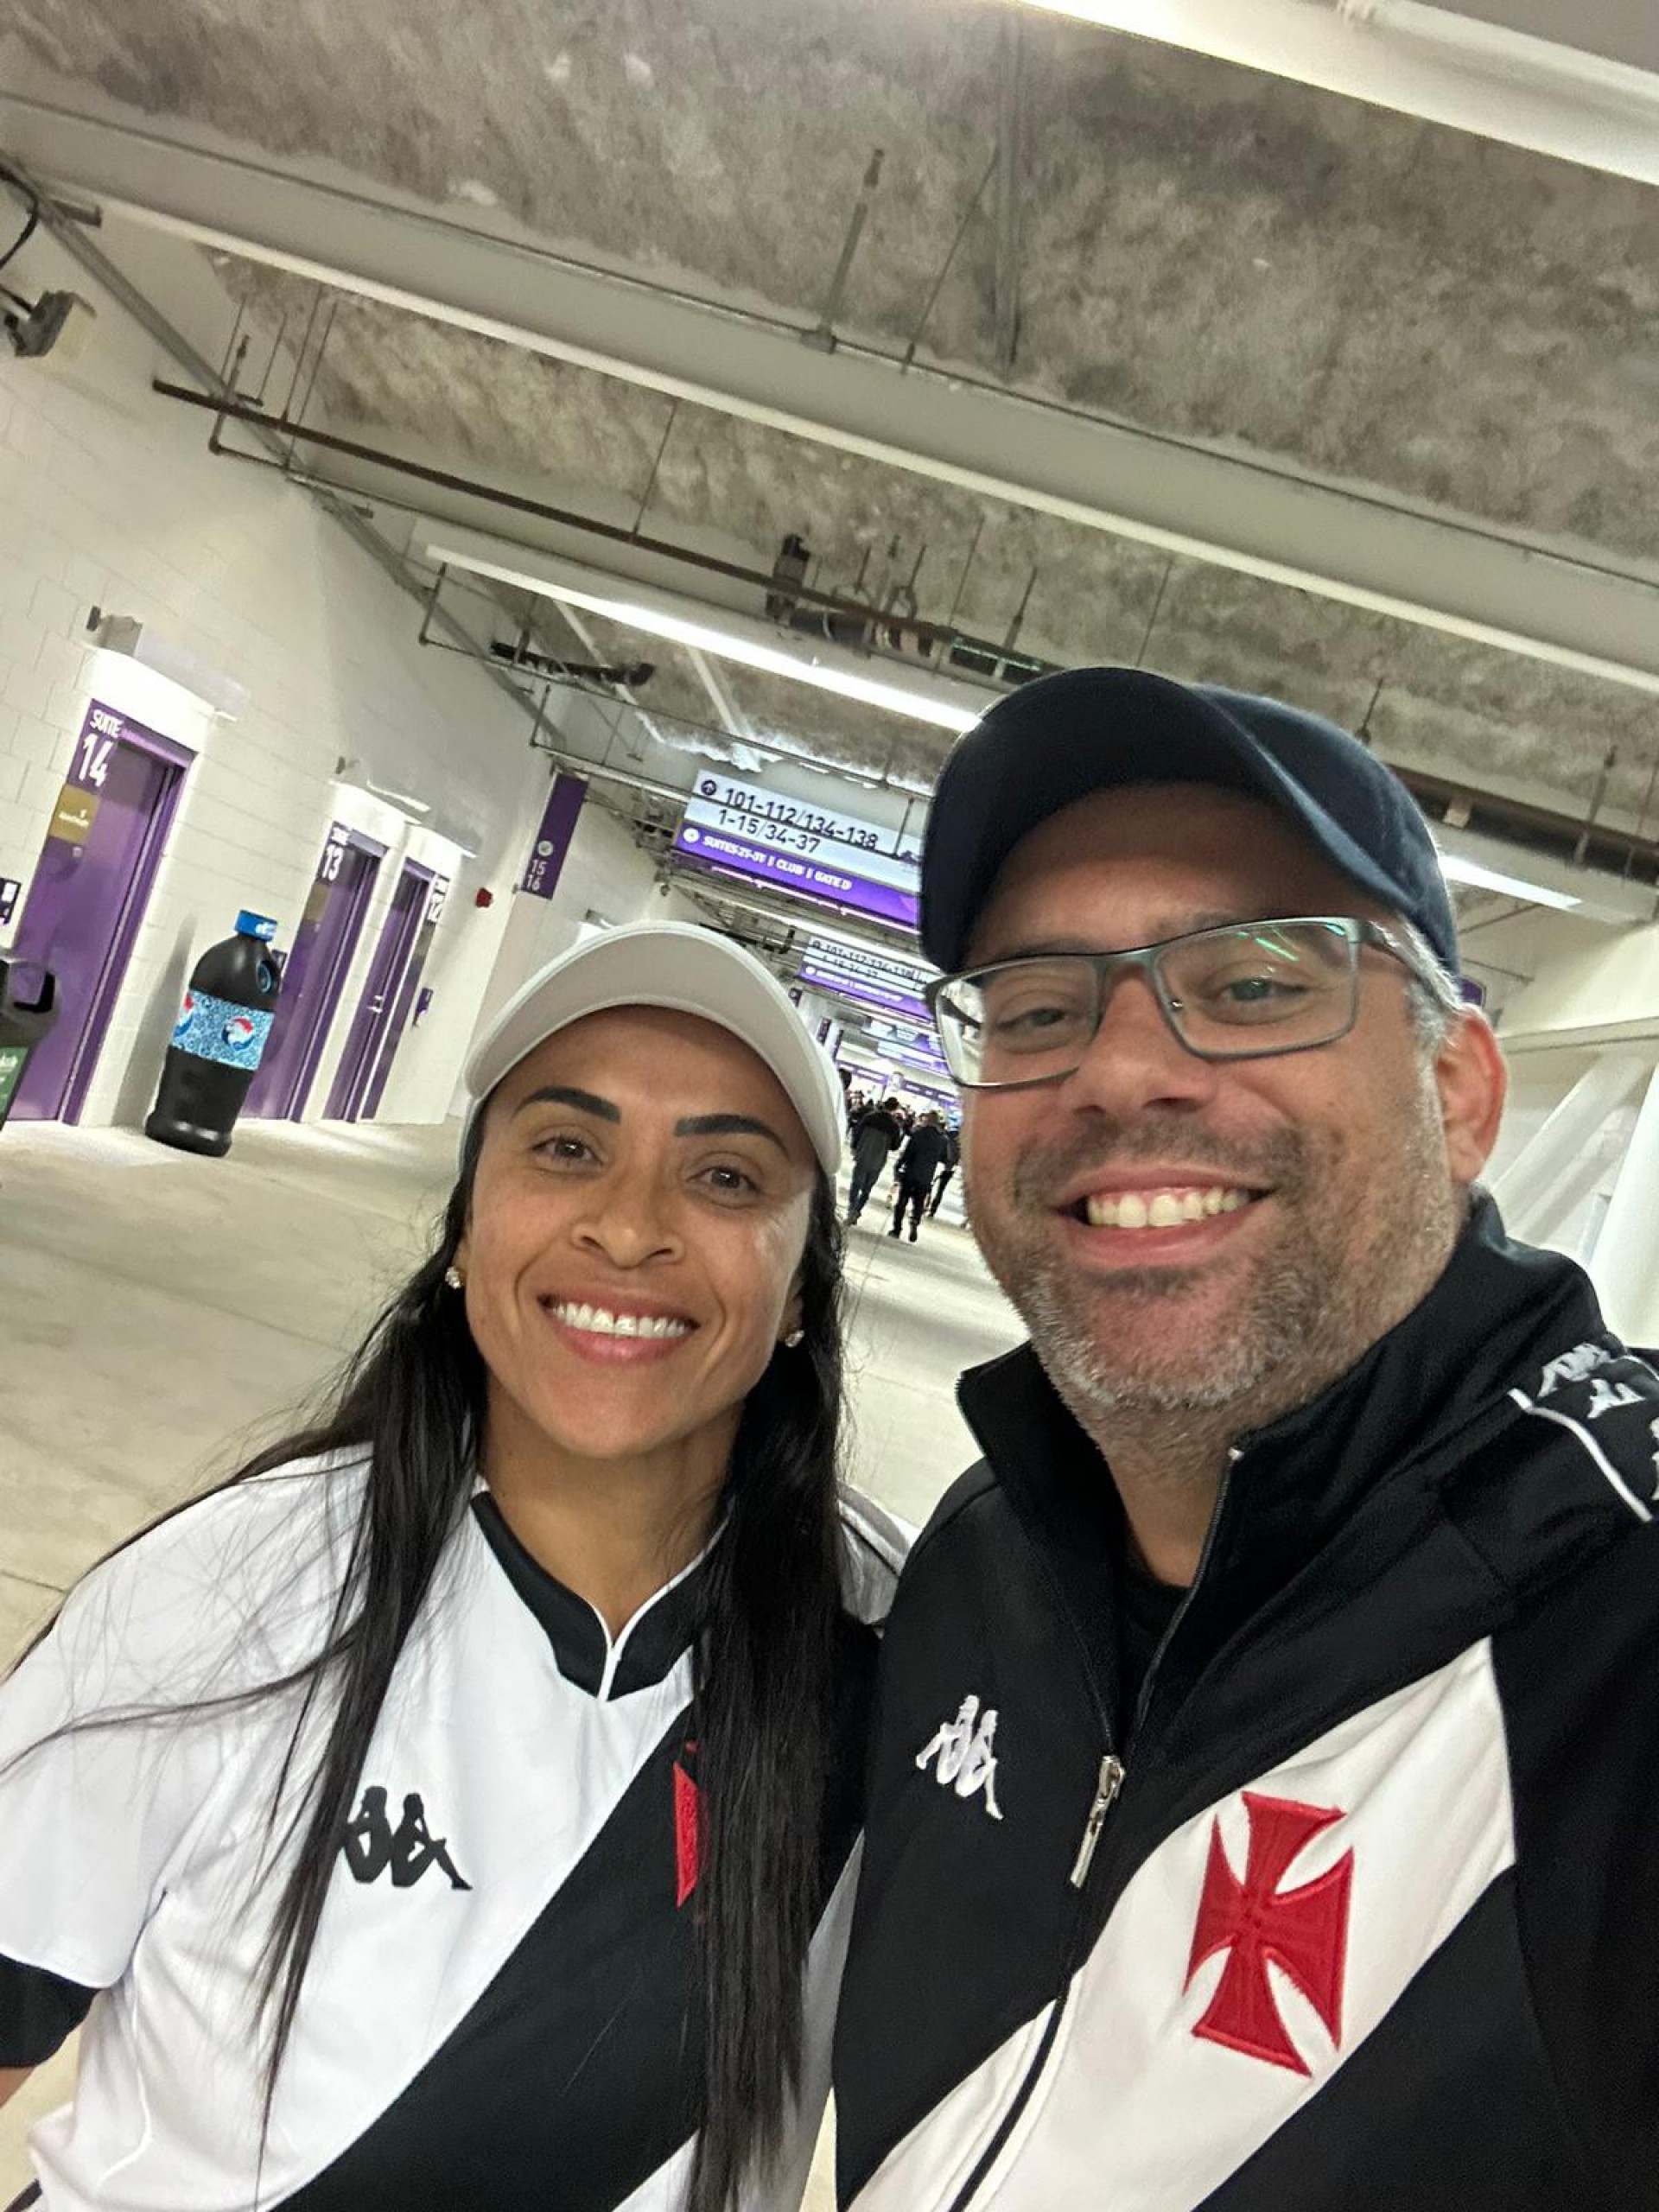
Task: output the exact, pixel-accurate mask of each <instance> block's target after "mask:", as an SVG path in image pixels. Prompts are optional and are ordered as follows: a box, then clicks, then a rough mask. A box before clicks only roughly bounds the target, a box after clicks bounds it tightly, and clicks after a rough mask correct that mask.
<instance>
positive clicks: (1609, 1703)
mask: <svg viewBox="0 0 1659 2212" xmlns="http://www.w3.org/2000/svg"><path fill="white" fill-rule="evenodd" d="M1656 1593H1659V1524H1654V1525H1650V1526H1649V1527H1647V1528H1644V1529H1640V1530H1633V1531H1632V1532H1631V1534H1630V1535H1629V1536H1628V1537H1627V1538H1626V1539H1625V1540H1624V1541H1623V1542H1622V1543H1618V1544H1616V1545H1615V1546H1614V1547H1613V1548H1612V1549H1611V1551H1609V1552H1606V1553H1604V1554H1602V1555H1601V1557H1600V1558H1599V1559H1598V1560H1595V1561H1594V1562H1593V1563H1592V1565H1591V1566H1590V1567H1588V1568H1586V1569H1585V1570H1584V1571H1582V1572H1580V1573H1577V1574H1574V1575H1572V1576H1570V1577H1568V1578H1567V1581H1566V1582H1565V1583H1563V1584H1560V1585H1558V1586H1557V1587H1556V1588H1555V1589H1554V1590H1553V1591H1551V1592H1549V1593H1548V1594H1547V1595H1546V1596H1545V1597H1544V1598H1543V1599H1542V1600H1541V1601H1540V1602H1537V1603H1535V1605H1533V1606H1532V1607H1530V1608H1529V1611H1528V1613H1527V1614H1526V1615H1525V1616H1524V1617H1523V1618H1522V1621H1521V1622H1520V1623H1519V1624H1517V1625H1516V1627H1515V1628H1513V1629H1511V1630H1508V1631H1507V1632H1505V1633H1504V1634H1502V1635H1500V1636H1499V1637H1497V1638H1496V1639H1495V1640H1494V1644H1493V1658H1494V1662H1495V1665H1496V1669H1497V1682H1498V1689H1499V1694H1500V1695H1501V1696H1502V1698H1503V1712H1504V1723H1505V1727H1506V1731H1507V1733H1508V1737H1509V1743H1510V1762H1511V1767H1512V1770H1513V1774H1514V1792H1515V1820H1516V1839H1515V1840H1516V1865H1517V1867H1518V1870H1519V1882H1518V1886H1517V1893H1516V1904H1517V1910H1518V1915H1519V1921H1520V1935H1521V1947H1522V1955H1523V1957H1524V1960H1525V1964H1526V1971H1527V1977H1528V1981H1529V1986H1530V1989H1531V1993H1532V2000H1533V2010H1534V2016H1535V2018H1536V2020H1537V2023H1538V2027H1539V2031H1540V2033H1541V2036H1542V2038H1543V2042H1544V2045H1545V2048H1546V2050H1548V2055H1549V2058H1550V2062H1551V2065H1552V2069H1553V2070H1554V2076H1555V2081H1556V2083H1557V2086H1558V2088H1559V2089H1560V2098H1561V2103H1562V2106H1563V2107H1564V2110H1565V2113H1566V2117H1567V2121H1568V2124H1569V2126H1571V2128H1572V2129H1573V2133H1574V2135H1575V2136H1576V2138H1577V2140H1578V2144H1579V2146H1580V2153H1581V2156H1582V2158H1583V2170H1584V2175H1585V2182H1586V2186H1585V2194H1584V2197H1583V2202H1586V2204H1589V2203H1595V2204H1603V2203H1605V2204H1607V2205H1610V2206H1621V2207H1622V2206H1624V2205H1637V2204H1644V2203H1651V2202H1656V2201H1659V2180H1656V2176H1659V1872H1656V1868H1659V1859H1656V1842H1659V1692H1656V1689H1655V1687H1654V1678H1653V1637H1654V1624H1655V1618H1656V1611H1659V1605H1656ZM1566 1653H1572V1654H1574V1655H1575V1657H1574V1659H1573V1662H1571V1663H1564V1662H1563V1654H1566ZM1587 1668H1593V1670H1594V1673H1595V1675H1596V1678H1597V1679H1596V1681H1595V1682H1594V1683H1593V1684H1587V1681H1586V1669H1587ZM1591 2177H1594V2181H1593V2182H1592V2178H1591ZM1595 2183H1599V2184H1600V2186H1599V2188H1598V2187H1596V2186H1595Z"/></svg>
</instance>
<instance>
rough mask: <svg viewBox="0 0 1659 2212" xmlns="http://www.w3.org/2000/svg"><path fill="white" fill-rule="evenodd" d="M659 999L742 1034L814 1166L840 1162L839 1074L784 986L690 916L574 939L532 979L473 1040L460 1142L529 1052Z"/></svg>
mask: <svg viewBox="0 0 1659 2212" xmlns="http://www.w3.org/2000/svg"><path fill="white" fill-rule="evenodd" d="M620 1006H650V1007H671V1008H672V1010H673V1011H674V1012H675V1013H677V1014H696V1015H698V1016H699V1017H700V1018H701V1019H702V1020H704V1021H712V1022H714V1023H715V1026H716V1027H718V1028H721V1029H725V1030H729V1032H730V1033H731V1034H732V1035H733V1036H734V1037H737V1038H741V1040H742V1041H743V1043H744V1044H746V1045H747V1046H748V1048H749V1050H750V1051H751V1052H753V1053H755V1054H756V1055H757V1056H758V1058H760V1059H762V1060H764V1061H765V1062H766V1065H767V1066H768V1067H769V1068H770V1069H771V1070H772V1073H773V1075H775V1076H776V1077H777V1078H778V1080H779V1083H781V1084H782V1085H783V1086H784V1089H785V1092H786V1093H787V1094H788V1096H789V1102H790V1103H791V1105H792V1106H793V1107H794V1109H795V1111H796V1112H797V1113H798V1115H799V1116H800V1117H801V1125H802V1127H803V1128H804V1129H805V1131H806V1134H807V1136H808V1139H809V1140H810V1143H811V1146H812V1149H813V1151H814V1152H815V1153H816V1154H817V1158H818V1164H819V1166H821V1167H822V1168H823V1172H824V1173H825V1174H826V1175H828V1176H830V1177H831V1178H833V1177H834V1175H835V1173H836V1169H837V1168H838V1167H839V1166H840V1165H841V1148H842V1123H843V1120H844V1116H845V1111H846V1109H845V1106H844V1104H843V1094H842V1088H841V1077H839V1076H838V1075H837V1074H836V1070H835V1065H834V1063H833V1062H832V1061H831V1059H830V1058H829V1054H828V1053H827V1052H825V1051H824V1050H823V1046H821V1045H819V1044H818V1042H817V1039H815V1038H814V1037H812V1036H811V1035H810V1033H809V1032H808V1029H807V1027H806V1024H805V1023H804V1021H803V1020H802V1019H801V1017H800V1015H799V1014H798V1013H797V1011H796V1009H795V1007H794V1006H793V1005H792V1004H791V1001H790V998H789V995H788V993H787V992H786V991H785V989H784V987H783V985H782V984H781V983H780V982H779V981H778V979H777V977H776V976H773V975H772V973H771V972H770V971H769V970H768V969H766V968H763V967H762V966H761V964H760V962H759V961H758V960H757V959H756V958H755V957H754V956H753V953H750V952H746V951H745V950H743V948H742V946H741V944H733V942H732V940H731V939H730V938H724V937H721V936H720V935H719V934H718V933H717V932H716V931H714V930H705V929H699V928H697V927H696V925H693V924H691V923H690V922H634V923H632V924H630V925H628V926H627V927H626V928H625V929H619V930H607V931H605V933H604V935H603V936H602V937H592V938H588V939H587V940H586V942H585V943H583V944H578V945H575V946H573V947H572V949H571V950H569V952H566V953H562V954H561V955H560V957H558V959H556V960H554V961H550V963H548V965H547V966H546V967H545V968H543V969H541V970H540V972H539V973H538V974H537V975H534V976H531V979H530V981H529V982H527V983H526V984H525V985H524V988H523V989H522V990H521V991H520V992H519V993H518V995H517V996H516V997H515V998H513V999H512V1001H510V1003H509V1004H508V1005H507V1006H505V1007H504V1008H503V1009H502V1011H501V1013H500V1014H498V1015H497V1017H496V1019H495V1020H494V1021H493V1022H492V1023H491V1025H490V1027H489V1028H488V1029H487V1030H486V1033H485V1034H484V1035H483V1036H482V1037H481V1038H480V1039H479V1041H478V1043H477V1044H476V1045H475V1046H474V1047H473V1050H472V1052H471V1054H470V1056H469V1057H468V1059H467V1072H466V1078H465V1079H466V1086H467V1097H468V1101H469V1103H468V1105H467V1121H466V1127H465V1130H464V1131H463V1135H462V1142H463V1144H464V1143H465V1141H466V1137H467V1135H469V1134H470V1132H471V1130H472V1127H473V1124H474V1122H475V1121H476V1120H477V1119H478V1116H479V1115H480V1112H481V1111H482V1110H483V1106H484V1102H485V1100H486V1098H488V1096H489V1095H490V1093H491V1092H492V1091H493V1090H494V1089H495V1086H496V1085H497V1084H498V1083H499V1082H500V1081H501V1079H502V1077H504V1076H505V1075H509V1074H511V1072H512V1070H513V1069H514V1068H516V1067H517V1066H518V1063H519V1061H520V1060H522V1059H523V1058H524V1055H525V1054H526V1053H527V1052H534V1051H535V1049H536V1047H537V1046H538V1045H539V1044H542V1043H543V1041H544V1040H545V1039H547V1038H549V1037H551V1036H553V1035H555V1034H556V1032H557V1031H559V1030H561V1029H568V1028H569V1026H570V1024H571V1023H572V1022H573V1021H580V1020H582V1017H583V1015H584V1014H603V1013H605V1012H607V1010H608V1009H609V1008H610V1007H620Z"/></svg>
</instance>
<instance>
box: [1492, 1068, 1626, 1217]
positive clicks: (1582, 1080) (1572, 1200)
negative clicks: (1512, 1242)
mask: <svg viewBox="0 0 1659 2212" xmlns="http://www.w3.org/2000/svg"><path fill="white" fill-rule="evenodd" d="M1652 1065H1653V1062H1652V1060H1651V1058H1649V1056H1648V1055H1647V1054H1645V1053H1630V1052H1609V1053H1606V1054H1605V1055H1604V1056H1603V1057H1602V1058H1599V1059H1598V1060H1597V1061H1596V1062H1595V1063H1594V1065H1592V1066H1591V1067H1590V1068H1588V1069H1586V1071H1585V1073H1584V1074H1583V1075H1581V1076H1580V1077H1579V1080H1578V1081H1577V1082H1576V1083H1575V1084H1573V1088H1572V1090H1569V1091H1568V1092H1567V1096H1566V1097H1565V1098H1563V1099H1562V1101H1561V1103H1560V1105H1559V1106H1557V1107H1556V1108H1555V1109H1554V1112H1553V1113H1552V1114H1551V1115H1550V1116H1549V1117H1548V1120H1547V1121H1546V1122H1544V1125H1543V1127H1542V1128H1541V1129H1539V1130H1538V1132H1537V1133H1536V1135H1535V1136H1533V1137H1532V1138H1531V1139H1529V1141H1528V1142H1527V1143H1526V1144H1525V1145H1524V1146H1523V1147H1522V1149H1521V1151H1520V1152H1518V1153H1517V1154H1516V1156H1515V1158H1514V1159H1513V1160H1511V1161H1510V1164H1509V1166H1507V1167H1506V1168H1505V1169H1504V1171H1503V1173H1502V1175H1500V1176H1499V1177H1498V1179H1497V1182H1496V1183H1495V1184H1494V1185H1493V1186H1492V1196H1493V1197H1494V1198H1496V1199H1497V1203H1498V1206H1499V1208H1500V1210H1501V1211H1502V1212H1503V1218H1504V1221H1505V1223H1506V1224H1508V1227H1509V1230H1510V1235H1511V1236H1517V1237H1521V1238H1522V1239H1524V1240H1525V1241H1526V1242H1527V1243H1532V1244H1541V1243H1544V1242H1546V1241H1547V1239H1548V1235H1549V1233H1550V1231H1551V1230H1553V1229H1554V1228H1555V1227H1557V1226H1558V1225H1559V1224H1560V1222H1562V1221H1563V1220H1564V1219H1565V1218H1566V1217H1567V1215H1568V1214H1569V1213H1570V1212H1571V1211H1572V1210H1573V1207H1574V1206H1575V1205H1578V1203H1579V1201H1580V1199H1581V1198H1583V1197H1584V1196H1585V1195H1586V1191H1587V1189H1588V1186H1589V1183H1590V1182H1593V1180H1594V1179H1595V1176H1596V1175H1597V1174H1598V1173H1599V1172H1600V1169H1599V1163H1598V1162H1596V1161H1595V1160H1593V1159H1591V1160H1586V1153H1587V1152H1588V1148H1589V1147H1590V1145H1591V1144H1592V1141H1594V1139H1595V1137H1596V1135H1598V1133H1599V1130H1600V1128H1601V1127H1602V1124H1603V1123H1604V1122H1605V1121H1606V1119H1607V1116H1609V1115H1610V1114H1611V1113H1612V1112H1614V1111H1615V1110H1616V1109H1618V1107H1620V1106H1622V1105H1623V1104H1624V1101H1625V1100H1626V1099H1627V1098H1628V1097H1629V1096H1630V1093H1631V1092H1632V1091H1633V1090H1635V1089H1636V1087H1637V1084H1638V1083H1640V1081H1641V1080H1642V1077H1643V1075H1644V1074H1645V1073H1646V1072H1647V1071H1648V1070H1649V1068H1650V1067H1651V1066H1652ZM1586 1178H1587V1180H1586Z"/></svg>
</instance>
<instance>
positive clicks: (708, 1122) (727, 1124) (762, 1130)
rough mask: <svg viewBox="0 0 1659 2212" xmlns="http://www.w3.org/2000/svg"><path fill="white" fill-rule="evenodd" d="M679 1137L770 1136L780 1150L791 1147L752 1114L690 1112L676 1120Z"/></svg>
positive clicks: (675, 1130) (783, 1150) (786, 1149)
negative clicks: (678, 1120)
mask: <svg viewBox="0 0 1659 2212" xmlns="http://www.w3.org/2000/svg"><path fill="white" fill-rule="evenodd" d="M674 1134H675V1135H676V1136H677V1137H769V1138H770V1139H771V1140H772V1143H773V1144H775V1145H776V1146H777V1147H778V1149H779V1152H787V1151H788V1150H789V1147H788V1146H787V1145H786V1144H785V1142H784V1141H783V1139H782V1137H780V1136H779V1134H778V1132H777V1130H776V1129H774V1128H768V1127H767V1125H766V1122H757V1121H756V1120H755V1118H754V1116H753V1115H752V1114H690V1115H688V1116H686V1118H685V1120H684V1121H683V1122H675V1124H674Z"/></svg>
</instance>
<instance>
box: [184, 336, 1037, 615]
mask: <svg viewBox="0 0 1659 2212" xmlns="http://www.w3.org/2000/svg"><path fill="white" fill-rule="evenodd" d="M211 373H212V372H209V374H211ZM215 381H216V379H215ZM150 389H151V390H152V391H155V392H156V394H157V395H158V396H159V397H161V398H162V399H174V400H177V401H178V402H180V404H181V405H183V406H186V407H200V408H201V409H202V410H204V411H205V412H206V413H207V414H210V415H215V416H219V417H220V418H222V419H223V420H224V421H226V422H231V423H246V424H247V425H248V426H249V427H250V428H251V429H252V430H253V431H254V432H255V433H256V435H262V436H263V437H264V438H265V439H267V440H271V439H284V440H297V441H298V442H300V443H301V444H302V445H314V446H321V448H323V450H324V451H325V452H327V453H337V454H344V455H345V456H346V458H347V459H348V460H352V461H363V462H365V464H366V465H367V466H369V467H372V468H387V469H391V470H392V471H393V472H394V473H395V474H397V475H400V476H410V477H413V478H414V479H415V480H416V481H417V482H419V483H423V484H430V485H432V486H434V487H435V489H437V490H439V491H443V492H458V493H461V494H462V495H463V496H465V497H467V498H470V499H486V500H487V501H488V502H489V503H490V505H493V506H498V507H506V508H508V509H510V510H511V511H512V512H513V513H515V514H524V515H532V516H534V517H535V518H536V519H537V521H540V522H550V523H556V524H558V525H559V526H560V527H561V528H562V529H565V530H579V531H586V532H587V533H588V535H589V536H590V537H601V538H605V539H607V541H609V542H610V543H613V544H617V545H627V546H632V547H633V548H634V549H635V550H638V551H640V552H644V553H652V554H657V555H658V556H661V557H663V558H664V559H665V560H671V561H681V562H683V563H686V564H687V565H688V566H689V567H691V568H694V569H702V571H703V572H704V573H705V574H707V575H717V576H725V577H727V578H728V579H730V580H731V581H732V582H735V583H743V584H753V586H754V588H756V589H757V590H759V591H762V592H775V591H776V589H777V579H776V577H775V576H774V575H772V574H770V573H769V572H768V571H767V570H766V569H750V568H747V567H745V566H744V565H743V563H741V562H738V561H722V560H721V559H720V558H719V556H717V555H715V554H713V553H699V552H697V551H696V550H695V549H694V548H692V547H690V546H684V545H675V544H673V543H671V542H670V541H669V540H668V539H666V538H662V537H642V536H641V535H640V534H639V531H634V530H625V529H623V527H622V526H621V524H620V523H610V522H600V521H598V520H596V519H595V518H594V516H592V515H584V514H580V513H578V512H576V510H575V508H573V507H559V506H555V505H553V504H552V503H551V502H550V500H547V499H531V498H530V497H529V495H528V494H527V493H523V492H509V491H507V490H506V489H505V487H504V486H501V485H499V484H489V483H486V482H485V481H484V480H482V479H481V478H480V477H475V476H461V475H458V474H456V473H455V472H454V470H453V469H448V468H435V467H432V466H431V465H430V464H429V463H428V462H426V461H410V460H407V459H406V458H405V457H404V455H403V454H395V453H388V452H387V451H386V450H385V448H384V447H380V446H372V445H369V444H366V443H365V442H364V441H363V440H362V439H360V438H347V437H342V436H340V435H339V433H338V432H336V431H333V430H322V429H316V428H315V426H313V425H311V424H308V423H300V422H296V421H295V420H293V419H292V418H291V417H290V416H288V415H286V414H283V415H270V414H268V413H267V412H266V411H265V410H264V408H263V407H260V406H258V405H257V404H254V403H253V402H252V401H250V400H245V399H241V398H239V397H236V396H234V395H228V396H227V395H226V394H225V393H224V392H223V391H222V389H221V391H208V392H204V391H192V390H191V389H190V388H189V386H188V385H179V384H174V383H173V382H172V381H171V380H170V379H169V378H166V377H156V378H153V379H152V381H151V385H150ZM230 457H231V458H232V460H234V459H236V458H238V456H237V455H236V454H231V456H230ZM361 496H372V494H364V495H361ZM789 595H790V597H791V600H794V601H804V602H805V603H806V604H808V605H810V606H811V607H819V608H822V609H823V611H824V612H825V613H829V614H841V615H846V616H849V617H850V618H851V619H852V620H855V621H857V622H859V623H861V624H863V625H864V626H869V625H870V624H872V623H875V624H878V625H880V626H886V627H887V628H890V629H892V630H894V631H899V632H904V633H905V634H906V635H907V636H911V637H914V638H915V639H918V641H919V642H921V643H924V644H930V645H943V646H951V645H963V646H966V647H969V648H970V649H974V650H976V651H981V652H986V653H988V654H991V655H993V656H995V657H996V658H1001V649H1000V648H999V647H997V646H996V645H993V644H991V643H990V641H989V640H988V639H982V638H973V637H969V636H968V635H967V634H966V633H964V632H962V631H959V630H955V629H951V628H950V627H948V626H946V625H945V624H944V623H940V622H924V621H921V620H915V619H912V618H911V617H909V616H901V615H884V614H883V613H881V612H880V610H879V609H876V608H873V607H868V606H867V605H866V604H865V602H864V601H861V600H857V599H848V598H844V597H842V594H839V593H838V592H828V591H815V590H813V589H812V588H810V587H809V586H808V585H806V584H804V583H803V584H797V583H794V582H791V584H790V587H789Z"/></svg>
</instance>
